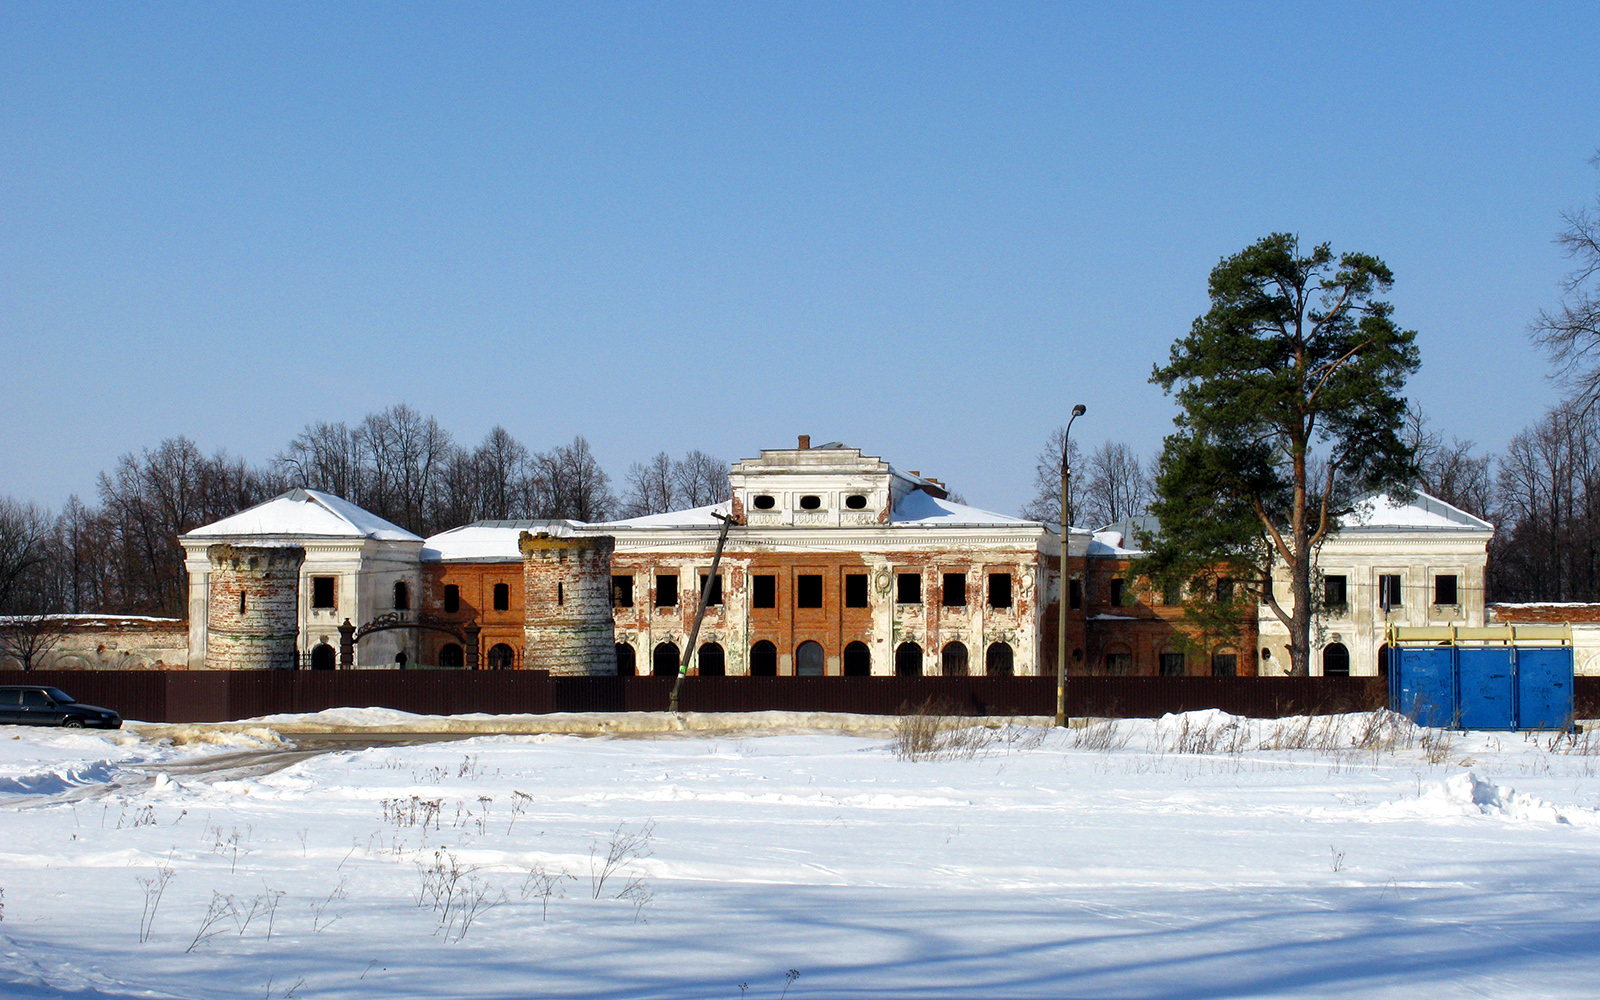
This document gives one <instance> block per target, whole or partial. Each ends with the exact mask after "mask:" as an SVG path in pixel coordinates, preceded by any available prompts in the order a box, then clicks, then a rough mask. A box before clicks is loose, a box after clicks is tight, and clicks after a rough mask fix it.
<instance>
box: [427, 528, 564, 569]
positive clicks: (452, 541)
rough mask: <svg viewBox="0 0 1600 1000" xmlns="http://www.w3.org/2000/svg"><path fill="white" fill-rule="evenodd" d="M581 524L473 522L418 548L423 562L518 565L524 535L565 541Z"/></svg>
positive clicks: (445, 532) (433, 537) (452, 529)
mask: <svg viewBox="0 0 1600 1000" xmlns="http://www.w3.org/2000/svg"><path fill="white" fill-rule="evenodd" d="M581 525H582V522H581V521H532V520H529V521H475V522H473V523H472V524H467V525H462V526H461V527H459V528H451V529H450V530H449V531H442V532H440V533H439V534H437V535H432V536H430V537H429V538H428V540H427V541H426V542H423V544H422V553H421V559H422V561H423V562H521V561H522V549H521V548H520V547H519V546H518V544H517V543H518V541H519V540H520V539H521V538H522V533H523V532H524V531H527V532H531V533H533V534H538V533H539V532H541V531H542V532H545V533H546V534H550V535H556V536H558V537H569V536H571V535H574V534H577V532H576V531H575V530H574V529H575V528H577V527H580V526H581Z"/></svg>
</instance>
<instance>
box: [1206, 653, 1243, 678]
mask: <svg viewBox="0 0 1600 1000" xmlns="http://www.w3.org/2000/svg"><path fill="white" fill-rule="evenodd" d="M1211 676H1212V677H1237V676H1239V654H1238V653H1212V654H1211Z"/></svg>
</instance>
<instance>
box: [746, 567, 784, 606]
mask: <svg viewBox="0 0 1600 1000" xmlns="http://www.w3.org/2000/svg"><path fill="white" fill-rule="evenodd" d="M750 606H751V607H754V608H775V607H777V606H778V578H777V577H775V576H766V575H762V576H757V577H755V578H754V580H753V582H752V586H751V590H750Z"/></svg>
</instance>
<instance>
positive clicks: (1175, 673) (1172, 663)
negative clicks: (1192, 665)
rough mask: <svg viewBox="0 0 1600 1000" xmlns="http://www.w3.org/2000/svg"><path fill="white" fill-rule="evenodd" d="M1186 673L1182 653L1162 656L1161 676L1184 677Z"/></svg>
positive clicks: (1163, 654)
mask: <svg viewBox="0 0 1600 1000" xmlns="http://www.w3.org/2000/svg"><path fill="white" fill-rule="evenodd" d="M1185 672H1186V669H1185V666H1184V657H1183V654H1182V653H1162V654H1161V676H1162V677H1182V676H1183V675H1184V673H1185Z"/></svg>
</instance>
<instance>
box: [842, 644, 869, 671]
mask: <svg viewBox="0 0 1600 1000" xmlns="http://www.w3.org/2000/svg"><path fill="white" fill-rule="evenodd" d="M844 675H845V676H846V677H871V676H872V650H870V649H868V648H867V644H866V643H864V642H852V643H851V644H850V645H848V646H846V647H845V648H844Z"/></svg>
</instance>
